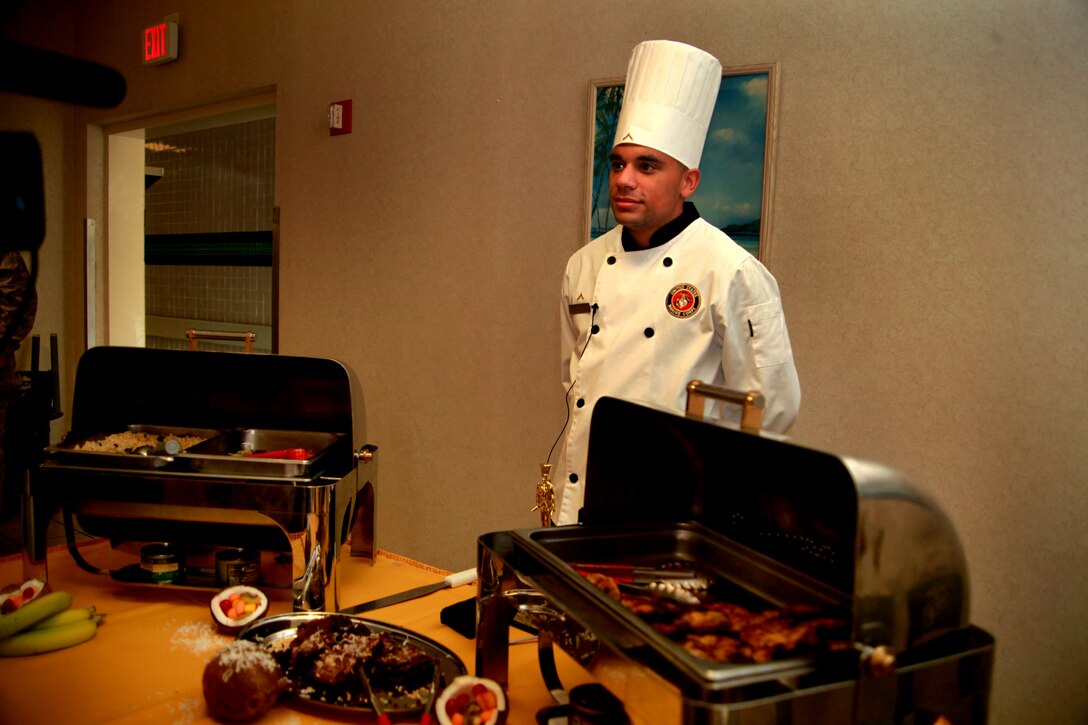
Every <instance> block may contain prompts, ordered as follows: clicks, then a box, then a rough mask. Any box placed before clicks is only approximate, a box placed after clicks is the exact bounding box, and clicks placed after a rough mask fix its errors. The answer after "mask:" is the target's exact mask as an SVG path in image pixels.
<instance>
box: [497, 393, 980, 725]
mask: <svg viewBox="0 0 1088 725" xmlns="http://www.w3.org/2000/svg"><path fill="white" fill-rule="evenodd" d="M693 390H694V391H695V392H696V393H698V394H703V395H711V396H712V397H720V396H718V395H717V393H720V392H728V391H720V389H714V388H710V387H708V386H698V385H697V386H696V387H695V388H693ZM689 409H690V406H689ZM587 481H589V485H588V487H587V493H586V499H585V503H584V507H583V509H582V511H581V513H580V518H579V524H578V525H575V526H564V527H549V528H539V529H526V530H517V531H507V532H495V533H491V534H486V535H484V536H482V537H480V539H479V545H478V569H479V581H480V588H479V594H478V600H477V607H478V629H477V640H476V642H477V651H476V670H477V674H478V675H481V676H486V677H491V678H493V679H496V680H498V681H500V682H506V678H507V652H506V649H507V644H506V643H507V642H508V640H509V636H508V627H509V625H510V623H511V621H512V620H513V619H514V618H515V617H516V618H518V621H519V622H520V621H523V619H522V617H528V618H530V619H533V621H534V622H535V623H536V624H537V625H538V626H540V627H541V634H542V636H541V647H542V649H541V665H542V674H543V675H544V680H545V684H546V685H547V686H548V687H549V689H551V690H552V691H553V692H561V691H562V689H561V688H562V686H561V684H560V683H558V682H557V680H556V679H555V672H554V669H552V668H551V667H550V666H549V663H550V662H553V660H552V659H551V654H550V653H551V650H550V647H551V642H552V641H553V640H554V641H556V642H559V643H560V644H561V645H562V646H563V647H564V649H566V650H567V651H568V652H570V653H571V654H572V655H574V656H575V657H577V658H578V659H579V661H581V662H582V664H584V665H585V666H586V667H587V668H588V669H589V671H590V672H591V673H592V674H593V675H594V677H595V678H596V679H597V680H598V681H599V682H600V683H602V684H604V685H605V686H606V687H608V688H609V689H610V690H611V691H612V692H613V693H614V694H615V695H616V696H617V697H619V698H620V700H622V701H623V702H624V703H625V705H626V708H627V711H628V713H629V714H630V716H631V718H632V720H634V721H635V722H646V723H651V722H652V723H662V722H685V723H719V724H723V725H726V724H727V725H764V724H766V725H782V724H783V723H873V724H876V723H895V724H897V725H900V724H901V725H908V724H910V725H916V724H921V725H929V724H930V723H934V722H937V721H938V718H940V717H943V718H945V721H946V722H949V723H952V724H953V725H969V724H972V723H983V722H985V721H986V719H987V716H988V708H989V694H990V681H991V671H992V666H993V647H994V642H993V639H992V637H991V636H990V635H989V634H988V633H986V632H985V631H983V630H981V629H979V628H978V627H975V626H973V625H971V624H970V621H969V582H968V573H967V565H966V560H965V557H964V554H963V550H962V547H961V545H960V542H959V539H958V537H957V535H956V532H955V529H954V528H953V526H952V524H951V522H950V521H949V519H948V518H947V517H946V516H945V514H944V513H943V512H942V511H941V510H940V508H939V507H938V505H937V504H936V503H935V501H934V500H933V499H932V498H931V497H930V496H929V495H927V494H926V493H925V491H924V490H923V489H922V488H921V487H919V486H918V485H916V484H914V483H912V482H911V481H909V480H907V478H906V477H904V476H903V475H902V474H900V473H898V472H897V471H894V470H892V469H890V468H888V467H887V466H883V465H880V464H877V463H872V462H868V461H861V460H857V459H853V458H847V457H843V456H836V455H833V454H829V453H826V452H821V451H817V450H813V449H810V448H805V447H802V446H798V445H795V444H792V443H790V442H787V441H786V440H784V439H782V438H780V437H770V436H761V435H756V434H753V433H751V432H744V431H741V430H738V429H735V428H731V427H725V426H720V425H714V424H711V423H707V422H705V421H704V420H703V419H701V418H695V417H690V416H681V415H676V414H673V413H670V412H664V411H661V410H657V409H654V408H650V407H647V406H643V405H638V404H635V403H631V402H626V401H622V400H617V399H612V398H604V399H601V400H600V401H598V403H597V405H596V407H595V410H594V414H593V419H592V422H591V430H590V447H589V459H588V464H587ZM583 562H593V563H597V564H625V565H638V566H641V567H646V568H653V567H660V566H661V565H663V564H668V563H677V562H679V563H682V564H688V565H692V566H693V567H695V568H696V569H697V570H700V571H702V572H708V573H709V575H710V576H711V577H713V578H715V579H718V580H720V581H721V582H724V583H726V584H727V585H728V587H729V588H730V589H731V590H732V591H733V592H734V593H736V594H737V595H738V596H741V597H743V598H744V599H745V600H746V601H749V602H754V603H756V604H755V606H757V607H765V608H767V609H775V608H795V607H798V606H807V607H813V608H816V609H818V610H820V611H822V612H830V613H833V614H834V615H836V616H838V617H840V618H841V619H842V620H843V621H844V623H845V625H846V626H845V628H844V629H845V630H846V641H845V646H840V647H839V648H837V649H835V650H834V651H832V650H831V649H828V650H826V651H821V650H819V649H817V650H815V651H812V650H801V651H800V652H799V653H798V654H796V655H787V656H783V657H777V658H775V659H773V660H772V661H769V662H768V661H763V662H759V661H747V662H745V661H740V662H724V663H723V662H715V661H711V660H710V659H705V658H703V657H700V656H697V655H695V654H692V653H691V652H690V651H688V650H686V649H685V648H684V647H682V646H681V645H680V644H679V643H678V642H677V641H674V640H673V639H670V638H669V637H667V636H666V635H665V634H663V633H662V631H660V630H659V629H657V628H655V627H653V626H651V625H650V624H648V623H647V622H646V621H644V620H643V618H640V617H639V616H637V615H635V614H633V613H632V612H631V611H629V610H628V609H627V608H625V607H624V606H622V605H621V604H620V603H619V602H617V601H615V600H614V599H613V598H610V597H609V596H607V595H606V594H605V593H604V592H602V591H601V589H599V588H597V587H596V586H594V585H593V584H592V583H590V582H589V581H588V580H587V579H586V577H584V576H582V575H581V574H580V573H579V572H578V571H577V570H576V569H575V567H574V566H572V564H575V563H583Z"/></svg>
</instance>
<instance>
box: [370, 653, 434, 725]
mask: <svg viewBox="0 0 1088 725" xmlns="http://www.w3.org/2000/svg"><path fill="white" fill-rule="evenodd" d="M362 675H363V676H362V680H363V685H364V686H365V687H366V694H367V698H368V699H369V700H370V706H371V707H372V708H374V714H375V715H377V716H378V725H392V722H393V721H392V719H391V717H390V716H391V715H402V714H409V713H416V712H419V711H420V710H422V711H423V715H422V717H421V719H420V721H419V723H420V725H431V722H432V717H431V711H432V710H433V709H434V701H435V697H436V695H437V691H438V683H439V680H440V679H441V677H442V670H441V669H440V668H439V666H438V662H437V661H435V662H434V675H433V676H432V677H431V684H430V685H429V686H427V687H424V688H419V689H417V690H413V691H411V692H390V691H388V690H383V689H375V688H374V686H373V685H372V684H371V683H370V673H369V672H367V671H366V668H365V667H364V668H363V672H362ZM420 690H422V691H423V692H422V694H421V692H420Z"/></svg>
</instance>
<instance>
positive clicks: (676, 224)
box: [620, 201, 699, 252]
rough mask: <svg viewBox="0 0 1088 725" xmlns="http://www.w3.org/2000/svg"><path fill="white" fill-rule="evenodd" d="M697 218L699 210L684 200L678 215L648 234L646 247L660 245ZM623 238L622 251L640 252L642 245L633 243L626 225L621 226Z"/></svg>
mask: <svg viewBox="0 0 1088 725" xmlns="http://www.w3.org/2000/svg"><path fill="white" fill-rule="evenodd" d="M698 218H699V210H698V209H696V208H695V204H693V203H691V202H690V201H685V202H684V208H683V210H682V211H681V212H680V216H678V217H676V218H675V219H673V220H672V221H671V222H666V223H665V225H664V226H662V227H661V228H660V229H658V230H657V231H656V232H654V233H653V234H651V235H650V246H649V247H647V249H653V248H654V247H660V246H661V245H662V244H664V243H666V242H668V241H670V240H671V239H672V238H673V237H675V236H676V235H677V234H679V233H680V232H682V231H684V230H685V229H687V228H688V225H689V224H691V223H692V222H693V221H695V220H696V219H698ZM620 238H621V239H622V240H623V251H625V252H641V251H643V249H642V247H640V246H638V244H636V243H635V238H634V237H632V236H631V232H630V231H629V230H628V229H627V227H624V228H623V232H622V234H621V237H620Z"/></svg>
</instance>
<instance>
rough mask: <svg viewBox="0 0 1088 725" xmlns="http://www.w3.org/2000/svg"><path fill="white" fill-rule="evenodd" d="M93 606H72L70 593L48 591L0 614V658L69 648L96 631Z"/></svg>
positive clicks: (96, 616)
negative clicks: (78, 607) (8, 611)
mask: <svg viewBox="0 0 1088 725" xmlns="http://www.w3.org/2000/svg"><path fill="white" fill-rule="evenodd" d="M101 621H102V615H100V614H95V609H94V607H84V608H82V609H72V595H71V594H69V593H68V592H51V593H49V594H42V595H40V596H37V597H35V598H34V599H31V600H30V601H29V602H27V603H26V604H23V605H22V606H21V607H19V608H18V609H16V610H15V611H14V612H11V613H10V614H0V657H13V656H17V655H33V654H39V653H41V652H52V651H54V650H58V649H64V648H65V647H72V646H75V645H77V644H81V643H83V642H86V641H87V640H89V639H92V638H93V637H94V636H95V634H97V633H98V623H99V622H101Z"/></svg>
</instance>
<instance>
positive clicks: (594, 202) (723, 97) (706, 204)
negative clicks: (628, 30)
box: [586, 63, 778, 263]
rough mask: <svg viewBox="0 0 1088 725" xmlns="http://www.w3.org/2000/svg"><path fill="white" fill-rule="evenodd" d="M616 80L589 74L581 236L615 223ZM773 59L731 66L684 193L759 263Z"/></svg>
mask: <svg viewBox="0 0 1088 725" xmlns="http://www.w3.org/2000/svg"><path fill="white" fill-rule="evenodd" d="M623 82H624V79H622V78H620V79H618V80H616V79H612V80H597V81H590V87H589V90H590V98H589V107H590V111H591V112H590V118H589V143H588V145H589V150H588V156H589V169H588V172H587V181H586V187H587V194H586V217H587V231H588V238H587V240H586V241H587V242H588V241H589V240H591V239H595V238H596V237H599V236H600V235H601V234H604V233H605V232H607V231H608V230H609V229H611V228H613V227H614V226H616V220H615V217H613V216H612V209H611V208H610V206H609V203H608V171H609V163H608V155H609V153H610V152H611V151H612V142H613V140H614V139H615V135H616V124H617V123H618V121H619V115H620V106H621V104H622V103H623ZM777 100H778V64H777V63H768V64H762V65H749V66H735V67H731V68H726V69H724V70H723V71H722V84H721V88H720V90H719V91H718V100H717V102H716V104H715V106H714V115H713V117H712V118H711V120H710V129H709V131H708V132H707V139H706V145H705V146H704V148H703V156H702V160H701V161H700V163H699V170H700V171H701V172H702V173H701V180H700V181H699V188H698V189H697V190H696V191H695V194H694V195H693V196H692V198H691V201H693V202H694V203H695V206H696V207H697V208H698V209H699V214H700V215H701V216H702V217H703V218H704V219H706V220H707V221H708V222H710V223H711V224H713V225H714V226H716V227H719V228H720V229H722V231H724V232H725V233H726V234H728V235H729V236H730V237H731V238H732V239H733V240H734V241H735V242H737V243H738V244H740V245H741V246H742V247H744V248H745V249H747V250H748V251H749V252H751V253H752V254H753V255H754V256H755V257H757V258H758V259H759V260H760V261H761V262H764V263H766V262H767V259H768V257H769V252H770V247H771V218H772V216H771V202H772V201H773V193H772V192H773V189H774V151H775V149H774V146H775V144H774V140H775V135H776V131H777V115H778V114H777Z"/></svg>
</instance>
